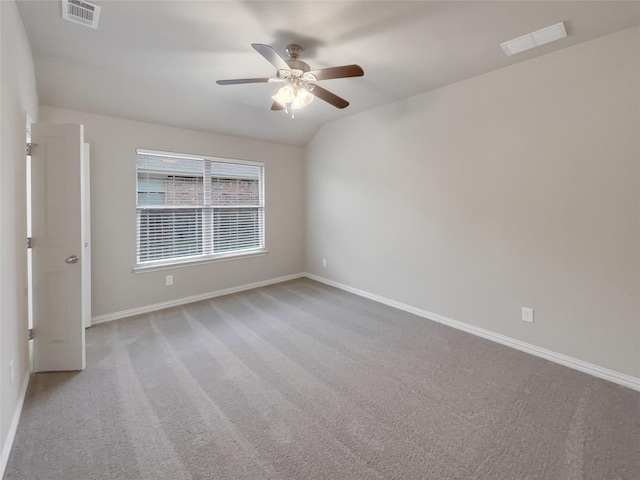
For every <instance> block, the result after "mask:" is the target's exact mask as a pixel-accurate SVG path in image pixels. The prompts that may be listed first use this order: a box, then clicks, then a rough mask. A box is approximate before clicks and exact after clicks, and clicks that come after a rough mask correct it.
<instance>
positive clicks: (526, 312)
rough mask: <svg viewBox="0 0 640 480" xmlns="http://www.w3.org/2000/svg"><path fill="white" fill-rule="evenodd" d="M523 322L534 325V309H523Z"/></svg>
mask: <svg viewBox="0 0 640 480" xmlns="http://www.w3.org/2000/svg"><path fill="white" fill-rule="evenodd" d="M522 321H523V322H529V323H533V308H527V307H522Z"/></svg>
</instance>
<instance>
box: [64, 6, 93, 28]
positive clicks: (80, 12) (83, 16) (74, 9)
mask: <svg viewBox="0 0 640 480" xmlns="http://www.w3.org/2000/svg"><path fill="white" fill-rule="evenodd" d="M62 18H64V19H65V20H69V21H70V22H74V23H79V24H80V25H84V26H86V27H91V28H98V20H99V18H100V7H99V6H98V5H95V4H93V3H89V2H86V1H84V0H62Z"/></svg>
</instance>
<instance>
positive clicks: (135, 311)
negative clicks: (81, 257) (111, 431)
mask: <svg viewBox="0 0 640 480" xmlns="http://www.w3.org/2000/svg"><path fill="white" fill-rule="evenodd" d="M304 276H305V275H304V273H296V274H294V275H286V276H284V277H278V278H272V279H269V280H263V281H261V282H254V283H249V284H246V285H240V286H237V287H231V288H225V289H222V290H217V291H215V292H207V293H202V294H200V295H192V296H190V297H183V298H177V299H175V300H169V301H167V302H161V303H154V304H153V305H145V306H143V307H136V308H131V309H129V310H121V311H119V312H114V313H107V314H105V315H97V316H95V317H92V318H91V325H97V324H99V323H104V322H111V321H113V320H119V319H121V318H127V317H133V316H135V315H141V314H143V313H149V312H155V311H158V310H163V309H165V308H169V307H177V306H179V305H186V304H187V303H193V302H199V301H200V300H208V299H209V298H215V297H221V296H222V295H229V294H232V293H238V292H242V291H244V290H251V289H252V288H258V287H266V286H267V285H273V284H274V283H282V282H286V281H289V280H295V279H296V278H302V277H304ZM0 478H2V477H0Z"/></svg>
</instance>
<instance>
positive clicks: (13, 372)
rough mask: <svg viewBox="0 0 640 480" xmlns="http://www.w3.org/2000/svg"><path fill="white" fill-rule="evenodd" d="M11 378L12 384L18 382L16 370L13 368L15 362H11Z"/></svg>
mask: <svg viewBox="0 0 640 480" xmlns="http://www.w3.org/2000/svg"><path fill="white" fill-rule="evenodd" d="M9 378H11V383H13V382H15V381H16V369H15V368H14V366H13V360H11V361H10V362H9Z"/></svg>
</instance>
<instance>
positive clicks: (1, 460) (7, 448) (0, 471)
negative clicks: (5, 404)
mask: <svg viewBox="0 0 640 480" xmlns="http://www.w3.org/2000/svg"><path fill="white" fill-rule="evenodd" d="M30 376H31V372H29V371H27V374H26V375H25V376H24V379H23V380H22V386H21V387H20V396H19V397H18V405H17V406H16V410H15V411H14V412H13V417H12V418H11V424H10V425H9V431H8V432H7V436H6V438H5V439H4V443H3V445H2V456H1V457H0V478H4V471H5V470H6V468H7V463H8V462H9V454H10V453H11V447H12V446H13V441H14V440H15V438H16V432H17V431H18V422H19V421H20V415H21V414H22V406H23V405H24V399H25V398H26V396H27V387H28V386H29V377H30Z"/></svg>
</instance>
